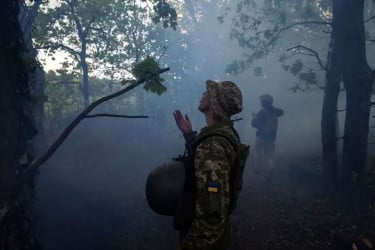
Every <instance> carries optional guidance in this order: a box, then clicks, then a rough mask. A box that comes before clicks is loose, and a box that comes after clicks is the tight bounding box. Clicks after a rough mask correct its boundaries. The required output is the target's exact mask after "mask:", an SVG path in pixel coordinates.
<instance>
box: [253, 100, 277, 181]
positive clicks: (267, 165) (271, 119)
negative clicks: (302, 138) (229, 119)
mask: <svg viewBox="0 0 375 250" xmlns="http://www.w3.org/2000/svg"><path fill="white" fill-rule="evenodd" d="M259 99H260V105H261V107H262V108H261V110H259V112H258V113H257V114H256V115H254V117H253V119H252V121H251V125H252V126H253V127H254V128H256V129H257V132H256V142H255V153H254V160H255V170H256V171H259V170H261V169H265V170H266V171H267V172H268V174H269V175H270V174H271V173H272V169H273V155H274V152H275V140H276V133H277V125H278V118H279V117H280V116H282V115H283V114H284V111H283V110H282V109H279V108H275V107H274V106H273V97H272V96H271V95H269V94H264V95H261V96H260V97H259Z"/></svg>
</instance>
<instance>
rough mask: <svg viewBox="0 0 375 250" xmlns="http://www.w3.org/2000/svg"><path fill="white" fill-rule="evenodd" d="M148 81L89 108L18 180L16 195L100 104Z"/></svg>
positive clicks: (121, 91)
mask: <svg viewBox="0 0 375 250" xmlns="http://www.w3.org/2000/svg"><path fill="white" fill-rule="evenodd" d="M168 70H169V68H164V69H160V70H159V72H158V74H161V73H164V72H167V71H168ZM146 80H147V79H140V80H139V81H137V82H136V83H133V84H130V85H128V86H127V87H125V88H124V89H122V90H120V91H117V92H115V93H113V94H111V95H108V96H105V97H102V98H100V99H98V100H96V101H95V102H93V103H91V104H90V105H89V106H88V107H86V108H85V109H84V110H83V111H82V112H81V113H80V114H79V115H78V116H77V117H76V118H75V119H74V120H73V121H72V122H71V123H70V124H69V125H68V127H66V128H65V130H64V131H63V132H62V133H61V135H60V136H59V137H58V138H57V139H56V141H55V142H54V143H53V144H52V146H50V147H49V148H48V150H47V151H46V152H45V153H44V154H43V155H42V156H41V157H40V158H38V159H35V160H34V161H33V162H32V163H31V164H30V166H29V167H28V168H27V169H26V171H25V172H24V174H23V175H22V176H20V178H19V179H18V180H17V185H16V188H15V190H14V193H15V194H17V193H19V192H20V190H21V188H22V186H23V185H24V184H26V183H28V182H30V181H31V180H32V178H33V176H34V174H35V173H36V171H37V170H38V168H39V167H40V166H41V165H42V164H43V163H45V162H46V161H47V160H48V159H49V158H50V157H51V156H52V154H53V153H54V152H55V151H56V150H57V149H58V148H59V147H60V145H61V144H62V143H63V142H64V140H65V139H66V138H67V137H68V135H69V134H70V133H71V132H72V131H73V129H74V128H75V127H76V126H77V125H78V124H79V123H80V122H81V121H82V120H83V119H84V118H85V117H86V116H87V115H88V114H89V113H90V112H91V111H92V110H93V109H94V108H95V107H96V106H98V105H99V104H101V103H103V102H105V101H108V100H110V99H113V98H115V97H117V96H120V95H122V94H125V93H126V92H128V91H130V90H132V89H133V88H135V87H137V86H139V85H141V84H142V83H144V82H145V81H146Z"/></svg>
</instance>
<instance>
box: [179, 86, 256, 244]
mask: <svg viewBox="0 0 375 250" xmlns="http://www.w3.org/2000/svg"><path fill="white" fill-rule="evenodd" d="M206 87H207V91H206V92H204V93H203V96H202V98H201V101H200V105H199V110H200V111H201V112H202V113H203V114H204V116H205V118H206V122H207V126H206V127H204V128H203V129H202V130H201V131H200V133H198V134H196V132H194V131H193V130H192V125H191V123H190V120H189V118H188V116H187V115H185V116H183V115H182V114H181V112H180V111H179V110H176V111H175V113H174V118H175V120H176V124H177V126H178V128H179V129H180V131H181V132H182V133H183V135H184V137H185V142H186V152H187V154H186V155H185V156H184V157H183V162H184V165H185V172H186V174H185V176H186V177H185V186H184V191H183V196H182V197H181V200H180V201H179V205H178V207H177V211H176V214H175V218H174V225H175V229H177V230H180V232H181V233H180V240H181V249H182V250H224V249H228V247H229V245H230V217H231V213H232V211H233V209H234V207H235V204H236V201H237V197H238V194H239V192H240V190H241V186H242V173H243V168H244V165H245V162H246V158H247V155H248V152H249V151H248V146H246V145H244V144H241V141H240V138H239V136H238V134H237V132H236V130H235V129H234V127H233V122H232V121H231V119H230V117H231V116H232V115H234V114H237V113H239V112H241V110H242V95H241V91H240V89H239V88H238V87H237V85H236V84H234V83H233V82H230V81H224V82H214V81H210V80H208V81H207V82H206Z"/></svg>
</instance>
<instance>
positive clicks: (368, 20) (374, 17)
mask: <svg viewBox="0 0 375 250" xmlns="http://www.w3.org/2000/svg"><path fill="white" fill-rule="evenodd" d="M373 19H375V15H373V16H371V17H369V18H367V19H366V20H364V21H363V22H364V23H367V22H370V21H371V20H373Z"/></svg>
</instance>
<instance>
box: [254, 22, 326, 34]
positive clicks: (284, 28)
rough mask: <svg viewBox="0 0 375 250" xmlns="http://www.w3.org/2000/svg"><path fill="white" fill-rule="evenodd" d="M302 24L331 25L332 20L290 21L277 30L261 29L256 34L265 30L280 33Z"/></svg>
mask: <svg viewBox="0 0 375 250" xmlns="http://www.w3.org/2000/svg"><path fill="white" fill-rule="evenodd" d="M303 25H332V22H323V21H305V22H296V23H292V24H290V25H287V26H284V27H283V28H281V29H277V30H262V31H259V32H257V33H256V34H257V35H259V34H262V33H265V32H277V33H278V34H280V33H281V32H283V31H286V30H289V29H291V28H293V27H295V26H303Z"/></svg>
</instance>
